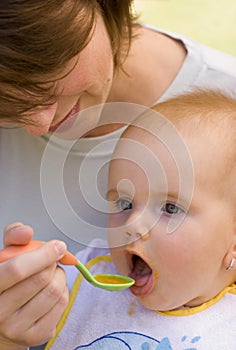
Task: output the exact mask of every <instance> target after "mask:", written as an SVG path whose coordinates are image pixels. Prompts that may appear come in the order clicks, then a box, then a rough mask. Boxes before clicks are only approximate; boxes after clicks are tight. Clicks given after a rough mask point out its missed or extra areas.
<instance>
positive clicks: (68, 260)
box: [0, 240, 135, 291]
mask: <svg viewBox="0 0 236 350" xmlns="http://www.w3.org/2000/svg"><path fill="white" fill-rule="evenodd" d="M43 244H44V242H43V241H33V240H32V241H30V242H29V243H28V244H26V245H11V246H9V247H7V248H5V249H2V250H0V263H1V262H4V261H6V260H9V259H11V258H13V257H15V256H17V255H19V254H22V253H26V252H29V251H31V250H34V249H36V248H39V247H40V246H42V245H43ZM59 262H60V263H61V264H62V265H74V266H75V267H76V268H77V269H78V270H79V271H80V272H81V274H82V275H83V277H84V278H85V279H86V280H87V281H88V282H89V283H91V284H92V285H94V286H96V287H98V288H102V289H105V290H109V291H118V290H123V289H126V288H129V287H131V286H132V285H133V284H134V283H135V281H134V279H133V278H130V277H128V276H122V275H116V274H97V275H94V276H93V275H92V274H91V273H90V272H89V270H88V269H87V268H86V267H85V265H84V264H82V263H81V262H80V261H79V260H78V259H77V258H76V257H75V256H74V255H73V254H71V253H70V252H68V251H66V253H65V255H64V256H63V257H62V258H61V259H60V260H59Z"/></svg>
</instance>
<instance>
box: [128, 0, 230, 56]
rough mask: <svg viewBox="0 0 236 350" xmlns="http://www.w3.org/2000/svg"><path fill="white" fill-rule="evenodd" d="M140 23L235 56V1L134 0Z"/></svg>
mask: <svg viewBox="0 0 236 350" xmlns="http://www.w3.org/2000/svg"><path fill="white" fill-rule="evenodd" d="M134 4H135V12H137V13H139V14H140V20H141V22H143V23H148V24H152V25H155V26H157V27H159V28H161V29H167V30H169V31H174V32H177V33H180V34H184V35H187V36H189V37H191V38H192V39H194V40H197V41H198V42H201V43H203V44H206V45H209V46H212V47H215V48H216V49H219V50H221V51H225V52H228V53H230V54H233V55H236V0H215V1H212V0H135V1H134Z"/></svg>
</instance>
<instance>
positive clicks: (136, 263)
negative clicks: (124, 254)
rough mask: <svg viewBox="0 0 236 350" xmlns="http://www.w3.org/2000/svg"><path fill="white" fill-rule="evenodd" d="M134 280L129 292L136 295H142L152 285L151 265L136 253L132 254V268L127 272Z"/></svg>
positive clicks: (149, 290) (148, 290) (147, 291)
mask: <svg viewBox="0 0 236 350" xmlns="http://www.w3.org/2000/svg"><path fill="white" fill-rule="evenodd" d="M129 276H130V277H132V278H133V279H134V280H135V284H134V286H132V287H131V288H130V289H131V292H132V293H133V294H135V295H137V296H144V295H147V294H149V293H150V292H151V290H152V288H153V286H154V274H153V271H152V269H151V267H150V266H149V265H148V264H147V263H146V262H145V261H144V260H143V259H142V258H141V257H140V256H138V255H136V254H133V255H132V270H131V273H130V274H129Z"/></svg>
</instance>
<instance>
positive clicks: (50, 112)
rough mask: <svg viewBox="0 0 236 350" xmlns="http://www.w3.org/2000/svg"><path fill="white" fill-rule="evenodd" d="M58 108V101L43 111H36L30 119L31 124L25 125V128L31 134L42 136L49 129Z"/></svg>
mask: <svg viewBox="0 0 236 350" xmlns="http://www.w3.org/2000/svg"><path fill="white" fill-rule="evenodd" d="M56 110H57V102H56V103H54V104H53V105H51V106H50V107H48V108H47V109H43V110H41V111H38V112H35V114H32V116H30V117H29V118H28V119H29V121H30V123H29V124H27V125H25V126H24V129H25V130H26V131H27V132H28V133H29V134H31V135H34V136H42V135H44V134H46V133H47V132H48V131H49V128H50V126H51V124H52V121H53V118H54V116H55V113H56Z"/></svg>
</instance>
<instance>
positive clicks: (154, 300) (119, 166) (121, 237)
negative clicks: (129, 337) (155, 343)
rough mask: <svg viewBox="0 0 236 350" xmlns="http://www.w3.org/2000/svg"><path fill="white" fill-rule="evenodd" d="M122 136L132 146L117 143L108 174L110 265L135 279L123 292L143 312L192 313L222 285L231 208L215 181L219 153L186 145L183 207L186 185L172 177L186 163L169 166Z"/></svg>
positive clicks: (159, 153) (162, 153)
mask: <svg viewBox="0 0 236 350" xmlns="http://www.w3.org/2000/svg"><path fill="white" fill-rule="evenodd" d="M128 135H129V137H131V141H132V140H133V141H134V142H133V144H132V142H131V143H124V144H123V143H119V146H118V148H117V150H116V152H115V155H114V159H113V160H112V161H111V166H110V176H109V188H108V200H109V201H110V202H111V209H112V212H113V213H112V214H111V215H110V219H109V230H108V236H109V245H110V247H111V255H112V258H113V261H114V263H115V265H116V267H117V269H118V271H119V272H120V273H121V274H125V275H130V276H131V277H133V278H135V280H136V283H135V285H134V286H132V287H131V292H133V293H134V295H135V296H136V297H137V298H138V299H139V300H140V302H141V303H142V304H143V305H144V306H146V307H147V308H149V309H152V310H162V311H163V310H171V309H175V308H179V307H181V306H182V305H187V306H196V305H199V304H201V303H203V302H204V301H206V300H208V299H210V298H212V297H213V296H214V295H216V294H217V293H219V291H220V290H221V289H223V287H224V286H225V285H227V283H228V282H229V281H227V278H228V276H229V272H228V271H226V267H227V264H229V261H230V260H229V257H228V253H227V252H228V251H229V250H230V247H231V246H232V244H233V237H234V236H235V232H234V231H235V226H234V225H235V223H234V219H233V218H234V210H235V209H234V207H235V206H234V202H233V199H232V198H230V196H229V191H225V190H224V186H225V180H222V179H221V176H222V175H219V174H222V170H223V169H224V167H225V163H224V161H223V160H224V159H225V157H226V152H225V150H224V151H223V150H222V149H221V147H220V145H218V146H217V145H216V147H215V148H214V147H208V148H206V147H205V145H206V144H211V140H209V139H208V140H207V139H203V140H201V138H199V139H198V140H192V139H191V138H189V139H188V143H187V146H188V149H189V150H190V152H191V157H192V161H193V167H194V176H195V177H194V186H192V190H193V192H192V198H191V200H189V198H190V197H189V194H190V192H191V188H190V185H191V183H188V179H189V178H190V177H189V176H186V178H185V179H184V178H181V176H180V175H181V174H180V173H179V170H180V169H181V166H183V168H182V169H183V173H184V174H186V173H187V175H188V174H190V172H189V163H188V162H186V163H185V159H182V158H180V161H182V160H184V162H183V163H182V164H177V166H176V163H175V160H174V159H173V157H172V155H171V154H170V153H169V151H167V149H166V148H165V147H164V146H163V144H162V143H161V142H160V141H155V140H154V138H150V139H149V137H148V136H147V137H146V138H145V137H144V136H143V135H141V134H140V133H139V134H137V135H136V134H135V131H133V132H132V131H131V132H130V133H128ZM208 142H209V143H208ZM141 146H143V147H141ZM178 154H180V152H179V151H178ZM182 154H183V153H182ZM215 154H217V159H216V158H215V157H214V155H215ZM180 155H181V154H180ZM209 159H211V161H210V162H209ZM213 159H214V161H213ZM178 165H179V167H178ZM222 177H223V176H222ZM227 181H229V182H230V181H231V182H232V183H233V180H232V179H231V180H230V179H229V178H228V179H227ZM231 188H232V186H231ZM225 193H226V194H225ZM231 277H232V276H230V278H231Z"/></svg>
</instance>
